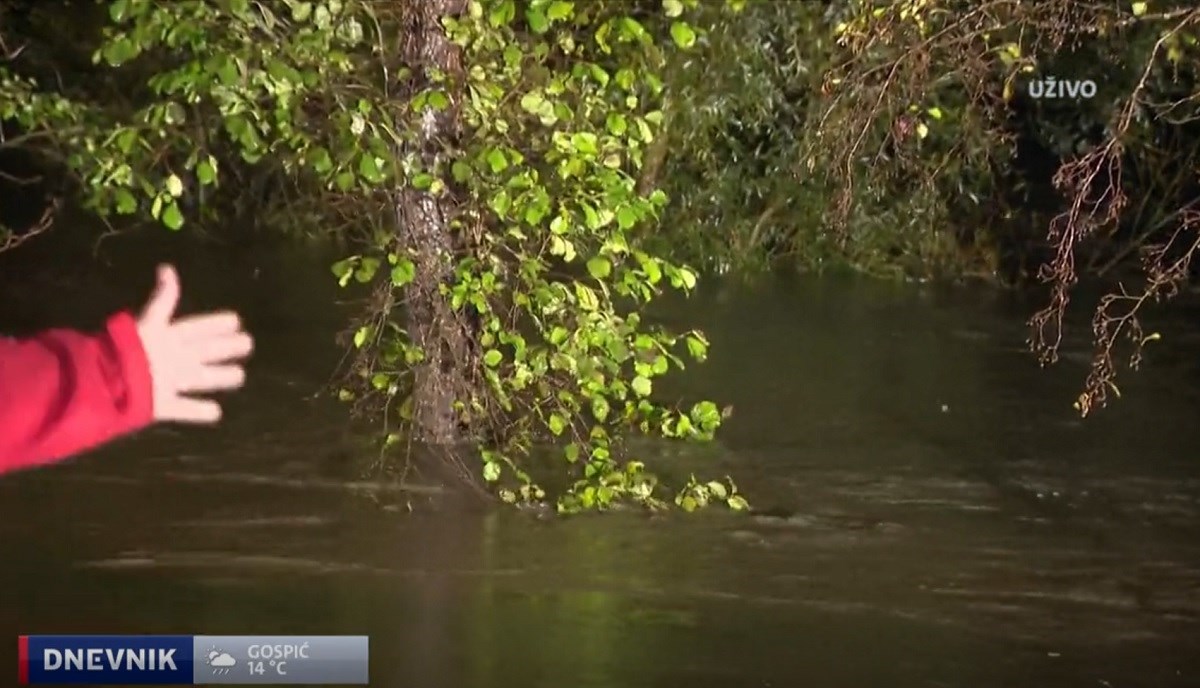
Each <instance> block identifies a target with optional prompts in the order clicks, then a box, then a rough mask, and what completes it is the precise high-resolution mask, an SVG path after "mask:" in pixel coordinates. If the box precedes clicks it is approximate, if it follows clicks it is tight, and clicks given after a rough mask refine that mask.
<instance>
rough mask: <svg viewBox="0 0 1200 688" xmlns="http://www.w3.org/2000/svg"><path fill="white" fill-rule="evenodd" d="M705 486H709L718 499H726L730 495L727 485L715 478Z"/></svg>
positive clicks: (709, 489)
mask: <svg viewBox="0 0 1200 688" xmlns="http://www.w3.org/2000/svg"><path fill="white" fill-rule="evenodd" d="M705 487H707V488H708V491H709V492H711V493H712V495H713V496H714V497H716V498H717V499H725V498H726V497H728V496H729V490H727V489H725V485H723V484H722V483H721V482H719V481H716V480H713V481H712V482H710V483H708V484H707V485H705Z"/></svg>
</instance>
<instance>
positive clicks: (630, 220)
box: [617, 205, 638, 229]
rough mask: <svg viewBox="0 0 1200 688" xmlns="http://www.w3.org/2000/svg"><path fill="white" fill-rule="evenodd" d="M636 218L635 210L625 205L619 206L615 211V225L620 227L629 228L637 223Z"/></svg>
mask: <svg viewBox="0 0 1200 688" xmlns="http://www.w3.org/2000/svg"><path fill="white" fill-rule="evenodd" d="M637 220H638V216H637V211H636V210H634V209H633V208H631V207H629V206H627V205H623V206H621V208H620V209H619V210H618V211H617V225H618V226H619V227H620V228H621V229H629V228H630V227H633V226H634V225H635V224H637Z"/></svg>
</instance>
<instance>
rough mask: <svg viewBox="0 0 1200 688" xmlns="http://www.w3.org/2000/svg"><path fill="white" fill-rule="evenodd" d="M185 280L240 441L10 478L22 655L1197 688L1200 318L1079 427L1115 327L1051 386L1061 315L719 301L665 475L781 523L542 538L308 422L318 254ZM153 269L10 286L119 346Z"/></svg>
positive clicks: (922, 297)
mask: <svg viewBox="0 0 1200 688" xmlns="http://www.w3.org/2000/svg"><path fill="white" fill-rule="evenodd" d="M164 251H166V252H167V253H168V254H169V253H170V249H164ZM176 253H177V254H179V255H177V256H176V257H177V258H179V259H180V260H181V262H182V264H183V266H184V281H185V289H187V290H189V291H188V294H189V295H188V303H187V305H188V307H189V308H195V307H206V308H208V307H213V306H215V305H220V304H226V303H228V304H232V305H235V306H237V307H238V308H240V309H241V310H242V311H243V312H244V313H245V314H246V318H247V321H248V322H249V323H250V324H251V327H253V328H254V330H255V332H256V334H257V335H258V339H259V350H258V354H257V356H256V359H255V361H254V367H253V369H252V371H251V372H252V379H251V384H250V386H249V388H248V389H247V390H246V391H245V392H244V393H243V394H241V395H239V396H238V397H237V398H235V399H234V400H232V401H231V403H230V405H229V407H228V412H229V417H228V421H227V423H226V424H225V425H224V426H222V427H221V428H220V429H218V430H215V431H214V430H207V431H204V430H201V431H193V430H187V431H183V430H174V429H163V430H154V431H150V432H147V433H145V434H143V435H142V436H139V437H137V438H133V439H131V440H129V441H125V442H122V443H120V444H118V445H115V446H113V447H110V448H108V449H106V450H103V451H101V452H97V453H95V454H94V455H91V456H88V457H85V458H82V459H79V460H76V461H73V462H71V463H69V464H67V465H64V466H60V467H56V468H51V469H47V470H41V471H36V472H32V473H26V474H20V475H16V476H12V477H7V478H4V479H0V543H2V545H3V547H4V550H5V551H6V552H7V553H8V555H7V556H6V558H5V560H6V564H7V565H6V566H4V567H3V568H2V569H0V584H2V585H3V589H4V591H5V595H4V600H3V602H0V630H6V631H7V632H8V634H9V635H10V636H14V635H17V634H18V633H38V632H43V633H68V632H91V633H168V632H177V633H196V634H201V633H204V634H247V633H262V634H268V633H281V634H304V633H322V634H341V633H345V634H368V635H370V636H371V639H372V641H371V642H372V645H371V648H372V655H373V657H372V667H371V671H372V679H373V680H372V684H373V685H376V686H381V687H386V688H400V687H403V686H423V687H425V686H429V687H432V686H448V687H455V688H457V687H462V688H468V687H470V688H475V687H478V688H510V687H511V688H516V687H520V688H530V687H539V686H546V687H547V688H550V687H554V688H559V687H561V686H574V687H576V688H635V687H638V686H683V685H688V686H780V687H783V686H789V687H790V686H796V685H805V686H830V687H835V686H837V687H840V686H883V685H886V686H897V687H905V686H971V687H972V688H977V687H979V686H1026V685H1037V686H1046V687H1051V686H1055V687H1057V686H1064V687H1065V686H1194V685H1200V653H1198V650H1200V633H1198V632H1200V589H1198V586H1200V568H1198V567H1200V518H1198V516H1200V467H1198V466H1197V463H1196V456H1195V449H1194V448H1195V447H1196V446H1197V440H1198V439H1200V424H1198V423H1197V422H1196V420H1195V419H1196V418H1197V417H1198V415H1200V399H1198V398H1197V389H1198V387H1197V385H1196V376H1197V366H1196V364H1195V355H1196V352H1198V351H1200V325H1197V324H1196V323H1197V321H1196V319H1195V318H1194V317H1192V316H1193V315H1194V313H1195V311H1194V310H1193V309H1191V308H1181V309H1178V310H1176V311H1174V315H1167V316H1164V317H1165V318H1167V319H1165V320H1161V321H1157V322H1155V323H1153V324H1154V325H1155V326H1156V327H1157V328H1158V329H1161V330H1162V331H1163V333H1164V335H1165V337H1166V339H1165V340H1164V341H1163V342H1162V343H1160V345H1159V346H1157V348H1156V349H1154V350H1152V351H1151V352H1150V353H1149V356H1148V361H1147V365H1146V369H1145V370H1144V371H1143V372H1141V373H1138V374H1136V375H1126V377H1125V378H1124V379H1123V385H1122V391H1123V393H1124V395H1125V398H1124V399H1123V400H1122V401H1121V402H1120V403H1119V404H1118V405H1116V406H1115V407H1113V408H1111V409H1110V410H1108V411H1106V412H1104V413H1103V414H1101V415H1099V416H1098V417H1096V418H1095V419H1089V420H1088V421H1086V422H1081V421H1080V420H1079V419H1078V418H1076V417H1075V416H1074V415H1073V411H1072V409H1071V400H1072V399H1073V397H1074V395H1075V394H1076V393H1077V392H1078V385H1079V384H1080V383H1081V381H1082V379H1083V376H1084V374H1085V372H1086V363H1087V359H1086V354H1087V344H1086V339H1085V338H1086V334H1087V333H1086V329H1082V330H1080V331H1079V332H1078V336H1077V337H1076V338H1075V339H1070V340H1069V341H1068V342H1067V354H1068V355H1067V356H1066V357H1065V359H1064V361H1063V362H1062V363H1061V364H1060V365H1059V366H1057V367H1055V368H1052V369H1049V370H1041V369H1039V368H1038V366H1037V365H1036V363H1035V362H1034V361H1033V360H1032V358H1031V357H1030V356H1029V355H1028V354H1026V353H1024V352H1023V339H1024V336H1025V331H1024V329H1023V326H1022V321H1023V319H1024V318H1025V317H1026V316H1027V315H1028V313H1029V312H1031V309H1033V308H1034V307H1036V305H1037V302H1036V301H1035V300H1031V299H1026V298H1023V297H1019V296H1011V295H1002V294H995V293H992V292H989V291H987V290H982V289H959V290H947V289H935V288H931V287H924V286H899V285H880V284H873V283H870V282H865V281H859V280H816V279H786V280H779V281H773V282H771V283H770V284H766V285H759V286H757V287H752V288H737V287H734V286H731V285H709V286H708V287H706V288H705V289H702V290H701V293H700V294H699V295H698V296H697V298H696V299H695V300H693V301H692V302H691V303H688V304H683V305H681V306H677V307H671V308H669V309H667V311H666V312H664V314H663V317H664V318H666V319H667V320H669V321H671V322H675V323H681V324H684V323H686V324H696V325H700V326H702V327H703V328H704V329H705V330H706V331H707V332H708V334H709V336H710V338H711V339H712V344H713V351H712V358H711V360H710V362H709V363H708V364H706V365H704V366H699V367H693V368H692V369H691V370H690V371H689V373H688V375H687V376H686V377H685V378H682V379H680V380H677V381H676V382H675V383H674V386H673V388H672V389H671V390H669V391H671V392H673V393H677V394H687V395H691V396H693V397H699V396H701V395H703V396H708V397H711V398H714V399H716V400H718V401H719V402H720V403H723V404H724V403H732V404H733V406H734V409H735V414H734V416H733V418H732V419H731V420H730V421H729V422H728V424H727V426H726V428H725V430H724V432H723V434H722V437H721V444H720V445H719V446H717V447H703V448H695V449H689V448H687V447H686V446H678V445H670V446H667V447H665V448H657V449H654V450H653V451H655V452H662V453H664V454H665V455H667V459H666V460H667V465H669V466H671V467H672V469H671V470H679V469H680V467H681V466H682V467H685V468H694V469H695V470H696V471H697V472H701V473H704V474H707V475H722V474H725V473H730V474H732V475H733V476H734V477H735V478H736V479H737V480H738V481H739V484H740V486H741V487H742V489H743V490H744V491H745V492H746V493H747V494H748V495H749V496H750V497H751V499H752V500H753V501H754V503H755V505H756V506H758V507H761V508H763V509H766V510H768V511H769V515H767V516H732V515H727V514H722V513H712V514H707V515H703V516H699V517H682V516H667V517H658V518H649V517H646V516H643V515H638V514H621V515H614V516H606V517H581V518H573V519H561V520H558V519H551V520H539V519H535V518H532V517H530V516H527V515H523V514H516V513H509V512H503V511H486V510H484V511H476V510H468V509H460V508H429V504H430V500H429V499H428V498H426V497H424V496H422V495H414V494H412V493H408V492H405V491H403V490H399V489H397V487H396V485H395V483H394V482H393V481H392V480H391V479H390V478H389V476H388V475H387V473H386V472H381V471H379V470H377V469H372V468H371V463H372V457H370V456H366V455H364V452H363V451H362V450H361V449H360V448H359V447H358V445H356V444H355V443H354V442H353V438H351V437H349V435H348V430H347V426H346V422H345V419H344V415H343V409H341V408H339V406H338V405H337V404H336V403H332V402H330V401H328V400H326V399H321V398H315V399H314V398H312V394H313V393H314V392H316V391H318V390H319V389H320V388H321V385H322V384H323V383H325V382H326V381H327V380H328V377H329V375H330V373H331V372H332V369H333V367H334V366H335V365H336V363H337V361H338V357H339V352H338V351H337V349H336V347H334V346H333V345H332V343H331V337H332V334H333V333H334V332H335V331H336V330H337V328H338V327H339V326H340V323H341V322H342V320H341V317H342V315H341V313H342V311H341V310H340V309H341V308H342V307H340V306H333V305H331V306H329V307H325V306H314V305H313V304H314V303H324V304H332V302H333V301H334V300H335V299H337V298H341V297H342V296H343V295H341V294H340V293H339V292H338V291H337V290H336V288H334V287H332V286H331V284H330V282H331V281H332V280H330V279H328V274H329V273H328V271H327V269H326V268H325V263H324V262H322V259H320V257H319V256H313V255H309V254H306V253H304V252H299V253H298V255H282V256H280V255H275V254H265V255H260V256H254V255H253V254H249V255H241V254H237V255H235V254H233V253H230V252H228V251H221V250H215V249H214V250H210V251H208V252H204V251H195V250H192V249H189V250H187V251H182V250H178V249H176ZM184 253H186V254H187V255H186V256H185V255H183V254H184ZM238 255H240V256H241V257H238ZM271 255H273V256H274V257H272V258H268V257H265V256H271ZM156 259H158V256H149V257H146V256H143V257H137V258H129V257H119V258H117V259H114V260H112V261H110V262H108V263H99V264H97V265H96V267H94V268H89V269H87V270H82V271H81V270H78V269H70V270H69V269H65V268H61V267H60V268H53V267H45V266H41V267H38V268H37V269H33V268H30V269H29V270H27V271H23V270H20V269H16V268H13V269H10V270H7V271H6V272H5V277H6V278H7V279H6V280H5V281H7V282H8V285H7V286H6V287H5V292H4V293H5V298H4V299H3V302H4V306H3V313H4V316H5V317H6V318H7V321H8V322H10V323H14V327H18V328H21V327H25V328H27V327H32V326H35V325H36V324H39V323H42V322H47V321H48V320H50V319H57V320H59V321H63V322H76V321H79V322H85V321H94V320H95V319H96V318H98V317H99V316H100V315H103V313H105V312H107V311H108V310H109V309H111V308H115V307H118V306H120V305H121V304H129V303H136V302H137V300H138V299H139V298H141V295H142V294H143V292H144V290H145V289H146V288H147V287H148V281H149V279H150V267H151V266H152V264H153V262H154V260H156ZM134 268H136V270H134ZM89 319H90V320H89ZM434 501H436V500H434ZM414 505H415V507H416V508H415V511H412V512H411V513H410V512H409V507H410V506H414ZM0 659H3V663H4V664H6V665H7V666H9V667H10V668H9V669H5V668H3V667H2V666H0V673H2V672H4V671H10V670H12V668H13V664H14V663H15V662H14V661H13V658H12V657H11V656H8V655H2V654H0ZM10 675H11V674H10Z"/></svg>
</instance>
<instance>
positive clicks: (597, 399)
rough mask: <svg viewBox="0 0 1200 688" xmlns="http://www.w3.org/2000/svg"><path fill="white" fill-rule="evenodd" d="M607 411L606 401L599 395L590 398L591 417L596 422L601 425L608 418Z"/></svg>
mask: <svg viewBox="0 0 1200 688" xmlns="http://www.w3.org/2000/svg"><path fill="white" fill-rule="evenodd" d="M608 411H609V406H608V399H605V398H604V397H603V396H601V395H599V394H597V395H596V396H594V397H592V415H593V416H595V417H596V420H598V421H600V422H601V423H603V422H604V420H605V419H606V418H608Z"/></svg>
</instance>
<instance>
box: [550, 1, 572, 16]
mask: <svg viewBox="0 0 1200 688" xmlns="http://www.w3.org/2000/svg"><path fill="white" fill-rule="evenodd" d="M574 13H575V3H573V2H567V1H566V0H554V2H552V3H550V7H549V8H547V10H546V17H548V18H549V19H551V20H552V21H558V20H560V19H566V18H567V17H570V16H571V15H572V14H574Z"/></svg>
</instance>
